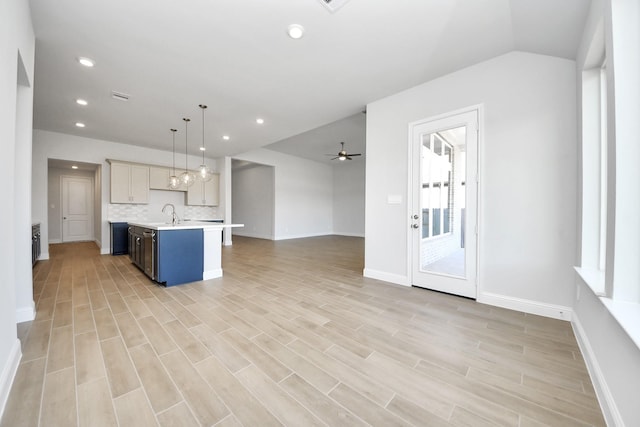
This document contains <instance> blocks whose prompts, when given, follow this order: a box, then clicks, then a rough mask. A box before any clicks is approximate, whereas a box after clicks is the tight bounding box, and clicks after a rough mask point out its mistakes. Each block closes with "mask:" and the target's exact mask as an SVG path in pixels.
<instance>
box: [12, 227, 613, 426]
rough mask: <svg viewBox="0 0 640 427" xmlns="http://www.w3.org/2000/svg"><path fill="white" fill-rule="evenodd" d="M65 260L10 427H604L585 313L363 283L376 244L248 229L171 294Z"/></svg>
mask: <svg viewBox="0 0 640 427" xmlns="http://www.w3.org/2000/svg"><path fill="white" fill-rule="evenodd" d="M50 254H51V260H49V261H44V262H39V263H38V264H37V266H36V269H35V271H34V274H35V298H36V301H37V317H36V320H35V321H33V322H32V323H31V324H30V325H25V324H23V325H21V327H20V328H19V329H20V335H21V336H26V338H24V340H23V358H22V362H21V364H20V368H19V371H18V374H17V377H16V379H15V382H14V386H13V389H12V391H11V394H10V397H9V402H8V404H7V407H6V410H5V414H4V417H3V419H2V422H1V426H2V427H17V426H65V427H66V426H75V425H80V426H92V427H94V426H102V425H104V426H110V425H120V426H136V427H141V426H146V425H163V426H191V425H194V426H195V425H207V426H210V425H216V426H241V425H242V426H270V425H288V426H296V427H298V426H312V425H330V426H359V425H374V426H394V425H415V426H444V425H456V426H521V427H525V426H526V427H534V426H542V425H553V426H583V425H599V426H601V425H604V420H603V418H602V414H601V412H600V409H599V406H598V403H597V401H596V398H595V395H594V391H593V388H592V385H591V382H590V380H589V376H588V374H587V371H586V369H585V364H584V361H583V359H582V356H581V354H580V352H579V350H578V347H577V345H576V341H575V338H574V336H573V333H572V330H571V326H570V324H569V323H567V322H562V321H557V320H550V319H546V318H542V317H537V316H531V315H526V314H522V313H518V312H514V311H509V310H504V309H500V308H495V307H490V306H486V305H482V304H478V303H476V302H473V301H471V300H467V299H462V298H457V297H453V296H449V295H444V294H439V293H435V292H430V291H426V290H422V289H417V288H405V287H400V286H393V285H389V284H386V283H383V282H378V281H375V280H370V279H364V278H363V277H362V268H363V240H362V239H358V238H349V237H335V236H330V237H318V238H310V239H299V240H291V241H281V242H272V241H265V240H257V239H248V238H240V237H236V238H234V245H233V246H232V247H227V248H224V249H223V266H224V272H225V277H224V278H222V279H216V280H209V281H205V282H198V283H193V284H188V285H182V286H176V287H172V288H167V289H165V288H162V287H159V286H156V285H154V284H152V283H151V282H150V281H149V280H147V279H146V278H145V277H144V276H143V275H142V274H141V273H140V272H139V271H138V270H137V269H136V268H135V267H133V266H132V265H131V264H130V263H129V261H128V258H127V257H126V256H119V257H113V256H108V255H107V256H100V255H99V254H98V250H97V248H96V247H95V246H94V245H93V244H88V243H80V244H61V245H55V246H52V247H51V249H50Z"/></svg>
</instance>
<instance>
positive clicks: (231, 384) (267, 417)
mask: <svg viewBox="0 0 640 427" xmlns="http://www.w3.org/2000/svg"><path fill="white" fill-rule="evenodd" d="M196 369H197V370H198V372H199V373H200V375H202V377H203V378H204V379H205V380H206V381H207V382H208V383H209V385H210V386H211V387H212V388H214V389H215V390H216V391H217V392H218V394H219V395H220V397H221V399H222V400H223V401H224V403H225V404H226V405H227V406H228V407H229V409H231V411H232V412H233V414H234V415H235V417H236V418H238V420H239V421H241V422H242V423H243V424H244V425H247V426H257V425H260V426H279V425H281V423H280V421H278V419H276V418H275V417H274V415H273V414H272V413H271V412H269V411H268V410H267V409H266V408H265V406H264V405H263V404H262V403H261V402H260V401H259V400H258V399H257V398H256V396H254V394H252V393H250V392H249V390H247V388H245V387H244V386H243V385H242V383H241V382H240V381H239V380H238V379H237V378H236V377H235V376H233V375H232V374H231V373H230V372H229V371H228V370H227V368H226V367H225V366H224V365H223V364H222V363H221V362H220V361H219V360H218V359H217V358H216V357H210V358H208V359H206V360H204V361H202V362H200V363H199V364H198V365H196Z"/></svg>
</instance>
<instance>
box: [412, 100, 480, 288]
mask: <svg viewBox="0 0 640 427" xmlns="http://www.w3.org/2000/svg"><path fill="white" fill-rule="evenodd" d="M474 111H475V112H477V118H478V133H477V159H476V162H477V164H476V177H475V178H474V177H467V181H471V179H473V180H474V181H476V227H475V228H476V229H475V234H476V244H475V250H476V260H475V261H476V262H475V267H476V268H475V275H476V276H475V282H476V292H475V295H474V296H473V298H474V299H477V297H478V295H481V282H480V269H479V268H480V257H481V256H482V254H481V253H480V247H481V245H480V236H481V230H480V219H481V207H482V181H481V179H480V178H481V176H482V175H481V173H482V168H481V165H482V164H483V162H484V158H483V145H484V144H483V143H484V104H476V105H471V106H469V107H465V108H461V109H459V110H454V111H449V112H446V113H442V114H438V115H435V116H430V117H428V118H425V119H421V120H417V121H414V122H411V123H409V125H408V126H407V165H408V168H407V169H408V174H407V199H406V200H407V203H406V208H407V211H406V212H407V266H406V268H407V270H406V271H407V278H408V285H409V286H413V259H414V245H413V237H412V236H413V233H415V231H414V230H413V229H412V228H411V227H412V224H413V219H412V215H413V185H414V183H413V172H414V170H413V142H414V140H413V130H414V128H415V127H416V126H419V125H422V124H425V123H428V122H432V121H438V120H442V119H446V118H447V117H451V116H455V115H459V114H464V113H470V112H474ZM469 231H471V230H469ZM469 231H467V232H469Z"/></svg>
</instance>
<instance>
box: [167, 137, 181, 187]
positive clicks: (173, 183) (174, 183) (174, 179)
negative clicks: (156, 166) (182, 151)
mask: <svg viewBox="0 0 640 427" xmlns="http://www.w3.org/2000/svg"><path fill="white" fill-rule="evenodd" d="M169 130H170V131H171V134H172V136H173V169H172V170H171V176H170V177H169V182H168V183H167V187H169V188H170V189H172V190H176V189H178V187H180V178H178V176H177V175H176V132H177V131H178V129H169Z"/></svg>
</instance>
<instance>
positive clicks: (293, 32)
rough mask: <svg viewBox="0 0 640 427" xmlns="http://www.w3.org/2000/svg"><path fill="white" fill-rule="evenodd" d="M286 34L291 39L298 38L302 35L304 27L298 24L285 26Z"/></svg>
mask: <svg viewBox="0 0 640 427" xmlns="http://www.w3.org/2000/svg"><path fill="white" fill-rule="evenodd" d="M287 34H289V37H291V38H292V39H300V38H302V36H303V35H304V27H303V26H302V25H298V24H291V25H289V26H288V27H287Z"/></svg>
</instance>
